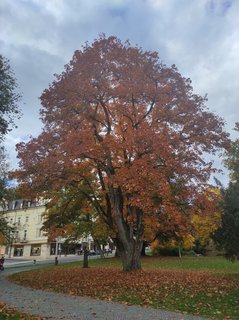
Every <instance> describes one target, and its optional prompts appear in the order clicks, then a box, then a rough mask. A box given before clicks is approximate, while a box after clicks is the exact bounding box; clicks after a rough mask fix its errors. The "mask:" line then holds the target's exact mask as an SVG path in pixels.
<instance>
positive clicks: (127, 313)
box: [0, 262, 205, 320]
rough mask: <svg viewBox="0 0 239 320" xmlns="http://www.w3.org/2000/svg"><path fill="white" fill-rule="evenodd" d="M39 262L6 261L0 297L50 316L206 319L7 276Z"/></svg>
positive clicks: (125, 319)
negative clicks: (39, 286) (37, 287)
mask: <svg viewBox="0 0 239 320" xmlns="http://www.w3.org/2000/svg"><path fill="white" fill-rule="evenodd" d="M42 263H43V262H42ZM51 263H52V262H51ZM45 265H46V263H45ZM40 266H41V267H43V266H44V264H42V265H40V264H38V265H36V266H33V265H32V264H31V265H27V264H24V265H19V264H18V265H17V266H16V265H15V267H11V266H9V265H8V267H7V268H6V269H5V271H3V272H1V273H0V301H1V302H4V303H6V304H8V305H10V306H13V307H15V308H17V309H18V310H20V311H23V312H27V313H31V314H33V315H35V316H42V317H47V318H49V319H52V320H60V319H62V320H76V319H77V320H186V319H187V320H203V319H204V320H205V318H201V317H195V316H190V315H181V314H177V313H173V312H167V311H163V310H156V309H152V308H143V307H140V306H127V305H122V304H118V303H113V302H106V301H100V300H95V299H92V298H88V297H75V296H68V295H64V294H57V293H52V292H45V291H41V290H35V289H31V288H27V287H23V286H19V285H16V284H13V283H11V282H9V281H8V280H7V279H6V276H7V275H9V274H13V273H16V272H20V271H24V270H29V269H33V268H37V267H40Z"/></svg>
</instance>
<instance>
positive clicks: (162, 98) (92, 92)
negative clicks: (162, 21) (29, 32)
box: [15, 36, 228, 270]
mask: <svg viewBox="0 0 239 320" xmlns="http://www.w3.org/2000/svg"><path fill="white" fill-rule="evenodd" d="M205 101H206V98H203V97H200V96H198V95H196V94H193V92H192V87H191V81H190V79H185V78H183V77H182V76H181V75H180V74H179V72H178V71H177V69H176V67H175V66H172V67H167V66H165V65H163V64H162V63H161V62H160V61H159V57H158V54H157V53H156V52H149V51H143V50H142V49H141V48H138V47H132V46H131V45H130V43H128V42H126V43H122V42H121V41H120V40H119V39H117V38H115V37H109V38H105V37H104V36H101V37H100V38H99V39H97V40H96V41H95V42H94V43H93V44H92V45H89V44H86V45H85V46H84V47H83V49H82V50H81V51H76V52H75V54H74V56H73V59H72V60H71V61H70V63H69V64H68V65H66V66H65V70H64V72H63V73H62V74H60V75H58V76H56V80H55V81H54V82H53V83H52V84H51V85H50V87H49V88H48V89H46V90H45V91H44V92H43V94H42V96H41V103H42V108H41V119H42V121H43V124H44V129H43V131H42V133H41V134H40V135H39V136H38V137H37V138H32V139H31V140H30V141H29V142H28V143H20V144H19V145H18V156H19V159H20V170H18V171H17V172H16V173H15V176H16V177H17V178H18V179H19V180H20V181H21V182H22V185H25V186H27V188H28V190H29V185H30V186H31V190H33V191H34V192H35V193H36V194H38V195H44V196H45V197H46V198H53V197H54V193H57V192H58V191H59V190H62V189H63V188H66V187H67V186H74V185H75V186H76V188H77V189H78V190H79V192H80V190H81V184H84V185H85V184H88V187H89V188H90V190H91V191H90V192H89V191H88V194H87V195H86V196H87V197H88V199H89V200H90V205H91V206H92V208H94V210H96V211H97V212H98V214H100V215H101V216H102V217H103V218H104V221H105V222H106V223H107V224H108V226H109V227H110V228H111V229H112V230H113V231H114V233H113V235H112V237H113V239H114V241H115V243H116V245H117V246H118V248H119V250H120V252H121V256H122V259H123V260H125V261H126V260H127V259H128V260H127V261H128V262H127V263H126V265H125V264H124V261H123V264H124V270H130V269H134V268H136V269H137V268H139V267H140V265H139V263H138V262H135V261H136V260H137V261H138V260H139V257H138V252H140V249H141V244H142V242H141V241H142V239H144V238H150V239H152V238H153V237H154V236H155V234H156V233H157V232H158V230H163V229H165V228H166V229H170V230H173V229H174V228H175V226H179V225H180V226H182V228H187V225H188V224H189V220H190V219H188V216H189V212H190V211H191V208H192V207H193V201H194V198H195V197H196V195H197V194H198V193H201V192H203V190H204V188H205V187H206V186H207V184H208V179H209V177H210V174H211V173H212V172H213V170H214V169H213V167H212V163H211V162H206V161H205V159H204V158H203V155H204V154H205V153H215V152H216V151H217V150H218V149H220V148H223V147H225V146H226V143H227V138H228V137H227V134H226V133H225V132H224V131H223V121H222V119H220V118H219V117H217V116H216V115H215V114H213V113H211V112H209V111H208V110H207V108H206V107H205ZM126 252H127V253H126ZM129 254H130V255H131V257H133V258H129ZM133 260H134V261H133ZM129 265H131V267H129Z"/></svg>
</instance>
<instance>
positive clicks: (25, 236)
mask: <svg viewBox="0 0 239 320" xmlns="http://www.w3.org/2000/svg"><path fill="white" fill-rule="evenodd" d="M23 240H27V230H24V236H23Z"/></svg>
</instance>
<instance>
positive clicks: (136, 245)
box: [117, 239, 143, 272]
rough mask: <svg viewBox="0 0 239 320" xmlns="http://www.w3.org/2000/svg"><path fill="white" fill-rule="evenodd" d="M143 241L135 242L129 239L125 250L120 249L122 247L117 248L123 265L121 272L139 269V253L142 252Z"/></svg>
mask: <svg viewBox="0 0 239 320" xmlns="http://www.w3.org/2000/svg"><path fill="white" fill-rule="evenodd" d="M142 246H143V241H142V240H138V241H135V240H134V239H131V240H130V241H129V242H128V246H127V248H124V247H122V245H120V246H117V248H118V250H119V252H120V258H121V261H122V265H123V271H125V272H129V271H133V270H140V269H141V261H140V257H141V251H142Z"/></svg>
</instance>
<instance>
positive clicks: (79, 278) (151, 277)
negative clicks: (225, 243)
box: [12, 256, 239, 320]
mask: <svg viewBox="0 0 239 320" xmlns="http://www.w3.org/2000/svg"><path fill="white" fill-rule="evenodd" d="M89 260H90V261H89V266H90V268H88V269H84V268H81V266H82V262H74V263H71V264H65V265H63V264H62V265H61V264H59V265H58V266H56V267H55V266H51V267H49V268H47V269H44V270H34V271H32V272H24V273H21V274H15V275H13V276H12V279H13V281H16V282H17V283H20V284H23V285H28V286H31V287H34V288H40V289H45V290H51V291H52V290H53V291H57V292H64V293H68V294H73V295H81V296H91V297H94V298H99V299H104V300H110V301H118V302H122V303H128V304H138V305H144V306H150V307H154V308H162V309H166V310H174V311H180V312H185V313H189V314H195V315H201V316H205V317H208V318H211V319H219V320H226V319H227V320H229V319H233V320H238V319H239V261H237V262H234V263H232V262H229V261H227V260H225V259H224V258H222V257H202V256H200V257H183V258H181V259H180V258H178V257H165V258H164V257H149V256H148V257H145V258H142V271H137V272H131V273H123V272H122V271H121V270H122V266H121V262H120V259H118V258H108V259H89ZM36 273H37V274H36Z"/></svg>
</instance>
